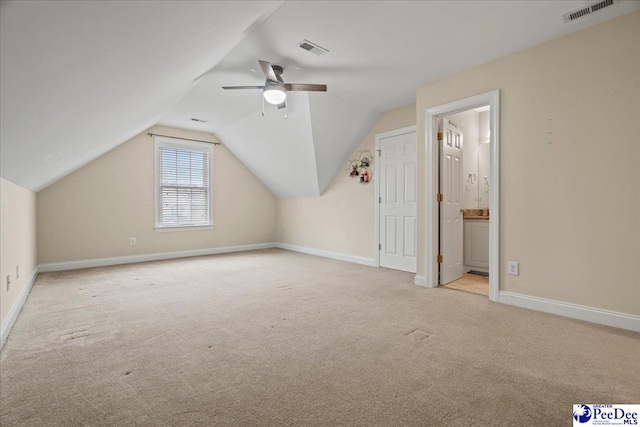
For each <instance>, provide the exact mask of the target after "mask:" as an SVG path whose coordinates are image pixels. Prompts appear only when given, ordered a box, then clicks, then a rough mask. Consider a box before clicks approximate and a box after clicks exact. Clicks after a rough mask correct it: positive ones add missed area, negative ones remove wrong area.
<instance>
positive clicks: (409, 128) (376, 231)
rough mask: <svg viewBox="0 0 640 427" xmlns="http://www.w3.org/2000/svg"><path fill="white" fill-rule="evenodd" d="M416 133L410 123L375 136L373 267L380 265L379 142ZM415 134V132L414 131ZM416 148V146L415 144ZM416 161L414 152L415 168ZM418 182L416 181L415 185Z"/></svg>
mask: <svg viewBox="0 0 640 427" xmlns="http://www.w3.org/2000/svg"><path fill="white" fill-rule="evenodd" d="M412 132H413V133H416V132H417V126H416V125H412V126H406V127H403V128H399V129H394V130H390V131H388V132H382V133H377V134H376V136H375V151H374V153H373V157H374V159H373V171H374V172H373V176H374V179H373V180H372V182H373V184H374V187H375V190H374V196H375V197H374V199H373V205H374V215H373V249H374V250H373V253H374V254H375V256H374V263H373V265H374V267H380V187H379V184H380V183H379V182H378V179H377V178H378V177H379V176H380V164H379V163H380V162H379V160H380V149H381V148H380V142H381V141H382V140H383V139H384V138H389V137H392V136H398V135H404V134H405V133H412ZM416 136H417V133H416ZM417 144H418V140H417V138H416V145H417ZM416 149H417V146H416ZM417 161H418V156H417V154H416V170H417ZM416 179H418V177H417V176H416ZM417 184H418V183H417V182H416V185H417ZM417 238H418V236H416V240H417Z"/></svg>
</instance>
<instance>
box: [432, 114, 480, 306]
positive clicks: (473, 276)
mask: <svg viewBox="0 0 640 427" xmlns="http://www.w3.org/2000/svg"><path fill="white" fill-rule="evenodd" d="M489 115H490V106H489V105H486V106H482V107H478V108H472V109H469V110H466V111H462V112H459V113H455V114H450V115H447V116H444V117H441V118H439V119H437V123H438V150H439V153H440V155H439V166H440V182H439V194H440V195H442V197H441V198H440V199H441V200H440V199H439V200H440V202H439V205H440V208H439V228H440V234H439V247H440V251H439V253H440V255H441V259H440V260H439V267H440V273H439V283H438V284H439V285H440V286H443V287H446V288H449V289H456V290H461V291H466V292H471V293H474V294H480V295H484V296H487V297H488V296H489V218H490V210H489V191H490V185H489V179H490V174H489V148H490V132H489Z"/></svg>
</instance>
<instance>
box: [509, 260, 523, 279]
mask: <svg viewBox="0 0 640 427" xmlns="http://www.w3.org/2000/svg"><path fill="white" fill-rule="evenodd" d="M519 271H520V264H519V263H517V262H515V261H509V271H508V273H509V275H510V276H518V275H519V274H520V273H519Z"/></svg>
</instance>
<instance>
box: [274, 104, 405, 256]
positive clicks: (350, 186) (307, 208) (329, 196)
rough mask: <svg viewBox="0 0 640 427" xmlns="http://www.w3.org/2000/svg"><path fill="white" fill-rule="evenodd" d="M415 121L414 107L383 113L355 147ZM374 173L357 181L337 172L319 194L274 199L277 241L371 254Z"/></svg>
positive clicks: (365, 146) (365, 145) (367, 145)
mask: <svg viewBox="0 0 640 427" xmlns="http://www.w3.org/2000/svg"><path fill="white" fill-rule="evenodd" d="M415 124H416V107H415V105H409V106H406V107H402V108H398V109H395V110H391V111H388V112H386V113H384V114H383V115H382V116H381V117H380V119H379V120H378V122H377V123H376V124H375V125H374V126H373V128H372V129H371V131H370V132H369V134H368V135H367V136H366V138H365V139H364V141H362V143H361V144H360V146H359V147H358V150H370V151H371V152H372V153H373V151H374V148H375V147H374V146H375V135H376V134H377V133H382V132H387V131H390V130H394V129H399V128H402V127H406V126H411V125H415ZM375 180H376V177H375V176H374V177H373V180H372V181H371V182H370V183H369V184H366V185H365V184H360V183H358V182H357V178H351V177H349V176H348V174H347V173H346V172H340V173H338V175H337V176H336V178H334V180H333V182H332V183H331V185H329V187H328V188H327V190H326V191H325V193H324V194H323V195H322V196H321V197H315V198H299V199H278V241H279V242H280V243H288V244H292V245H298V246H304V247H309V248H314V249H322V250H326V251H332V252H338V253H342V254H348V255H356V256H361V257H366V258H373V257H374V252H373V240H374V236H373V217H374V210H373V209H374V200H373V198H374V189H375Z"/></svg>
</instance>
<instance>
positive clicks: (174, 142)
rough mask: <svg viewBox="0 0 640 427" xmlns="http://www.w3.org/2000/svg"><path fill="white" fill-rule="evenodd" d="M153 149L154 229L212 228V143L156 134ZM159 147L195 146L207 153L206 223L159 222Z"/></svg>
mask: <svg viewBox="0 0 640 427" xmlns="http://www.w3.org/2000/svg"><path fill="white" fill-rule="evenodd" d="M154 138H155V144H154V150H155V153H154V155H155V183H154V194H155V197H154V198H155V200H154V203H155V207H154V210H155V226H154V228H155V230H156V231H158V232H165V231H197V230H211V229H213V227H214V225H215V223H214V221H213V144H210V143H207V142H198V141H189V140H185V139H180V138H167V137H162V136H156V137H154ZM161 147H171V148H178V149H193V148H197V149H199V150H202V149H205V150H206V151H207V153H208V155H209V187H208V191H209V221H208V223H207V224H183V225H180V224H177V225H174V224H172V225H163V224H161V223H160V210H161V206H160V203H161V202H162V197H161V195H160V191H161V185H160V148H161Z"/></svg>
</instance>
